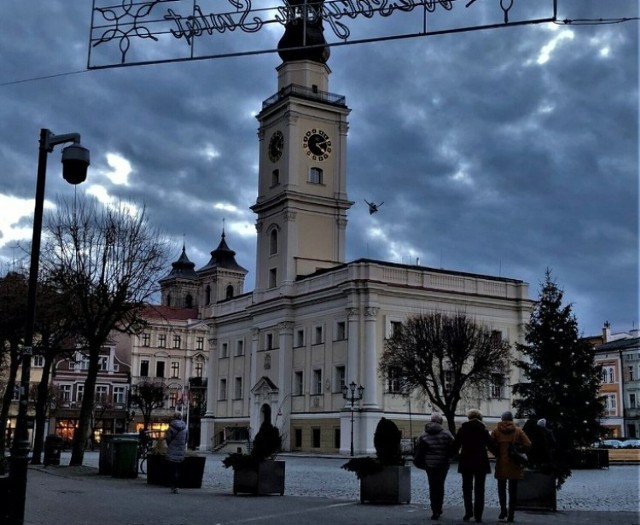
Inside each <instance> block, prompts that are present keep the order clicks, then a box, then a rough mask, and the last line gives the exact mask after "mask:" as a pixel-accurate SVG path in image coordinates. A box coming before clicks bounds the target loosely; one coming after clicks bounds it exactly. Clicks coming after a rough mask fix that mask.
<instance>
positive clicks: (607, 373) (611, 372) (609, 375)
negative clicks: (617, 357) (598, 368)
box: [601, 366, 615, 384]
mask: <svg viewBox="0 0 640 525" xmlns="http://www.w3.org/2000/svg"><path fill="white" fill-rule="evenodd" d="M601 377H602V382H603V383H608V384H611V383H614V382H615V381H614V379H615V369H614V367H613V366H603V367H602V372H601Z"/></svg>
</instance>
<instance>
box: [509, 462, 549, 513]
mask: <svg viewBox="0 0 640 525" xmlns="http://www.w3.org/2000/svg"><path fill="white" fill-rule="evenodd" d="M516 508H517V509H522V510H551V511H554V512H555V510H556V478H555V477H554V476H552V475H550V474H543V473H542V472H537V471H535V470H525V471H524V479H521V480H520V481H518V499H517V501H516Z"/></svg>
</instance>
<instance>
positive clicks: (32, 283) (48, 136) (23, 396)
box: [9, 129, 89, 525]
mask: <svg viewBox="0 0 640 525" xmlns="http://www.w3.org/2000/svg"><path fill="white" fill-rule="evenodd" d="M65 142H73V144H72V145H70V146H67V147H66V148H65V149H64V150H63V151H62V176H63V177H64V179H65V180H66V181H67V182H68V183H69V184H74V185H75V184H80V183H81V182H84V180H85V179H86V178H87V167H88V166H89V150H88V149H87V148H84V147H83V146H81V145H80V135H79V134H78V133H69V134H66V135H54V134H53V133H51V131H49V130H48V129H42V130H40V148H39V155H38V177H37V180H36V197H35V199H36V200H35V210H34V214H33V237H32V241H31V266H30V268H29V290H28V295H27V316H26V326H25V336H24V346H23V348H22V355H21V359H22V370H21V376H20V391H19V404H18V416H17V418H16V429H15V436H14V439H13V443H12V445H11V458H10V466H9V492H10V496H11V497H10V498H9V501H10V503H9V505H10V506H11V508H10V510H9V523H10V525H22V524H23V523H24V506H25V496H26V492H27V466H28V462H29V449H30V446H29V429H28V425H27V407H28V401H29V382H30V375H31V354H32V347H33V332H34V322H35V315H36V291H37V287H38V266H39V263H40V237H41V234H42V212H43V208H44V188H45V180H46V175H47V154H49V153H51V152H52V151H53V148H54V147H55V146H57V145H58V144H63V143H65Z"/></svg>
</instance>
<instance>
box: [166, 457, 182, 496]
mask: <svg viewBox="0 0 640 525" xmlns="http://www.w3.org/2000/svg"><path fill="white" fill-rule="evenodd" d="M166 464H167V467H168V470H169V482H170V483H171V488H172V489H177V488H178V484H179V481H180V466H181V465H182V463H180V462H178V461H169V460H167V462H166Z"/></svg>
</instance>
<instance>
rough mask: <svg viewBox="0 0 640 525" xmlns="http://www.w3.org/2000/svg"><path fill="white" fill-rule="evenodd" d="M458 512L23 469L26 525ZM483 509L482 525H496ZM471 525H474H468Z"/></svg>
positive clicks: (367, 519) (186, 523)
mask: <svg viewBox="0 0 640 525" xmlns="http://www.w3.org/2000/svg"><path fill="white" fill-rule="evenodd" d="M463 514H464V512H463V509H462V508H461V507H453V508H445V511H444V514H443V516H442V517H441V518H440V519H439V520H438V521H433V522H432V521H431V520H429V517H430V512H429V511H428V509H425V507H424V505H415V504H410V505H384V506H381V505H362V504H360V503H359V502H358V501H351V500H339V499H328V498H323V497H297V496H287V495H286V494H285V496H262V497H255V496H233V494H232V493H231V488H229V492H228V493H225V492H220V491H215V490H212V489H184V490H181V491H180V494H177V495H174V494H171V493H170V492H169V490H168V489H167V488H164V487H158V486H153V485H147V483H146V479H145V478H144V477H139V478H136V479H118V478H113V477H110V476H99V475H98V471H97V469H96V468H93V467H86V466H82V467H66V466H49V467H46V468H45V467H40V466H30V468H29V475H28V487H27V501H26V508H25V525H45V524H46V525H57V524H60V525H89V524H92V525H93V524H94V523H99V524H101V525H235V524H257V525H261V524H277V525H298V524H305V525H327V524H330V525H342V524H344V525H356V524H363V525H365V524H366V525H378V524H386V525H417V524H421V525H424V524H425V523H439V524H444V525H451V524H460V525H463V524H464V523H465V522H463V521H462V515H463ZM497 516H498V509H495V508H487V509H486V510H485V513H484V517H483V521H484V522H485V523H494V524H495V523H497V522H498V521H497ZM472 523H475V522H472ZM516 523H521V524H539V525H556V524H557V525H561V524H562V525H565V524H580V525H607V524H611V525H614V524H615V525H640V518H639V516H638V514H637V513H634V512H586V511H560V512H555V513H553V512H529V511H518V512H517V513H516Z"/></svg>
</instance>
